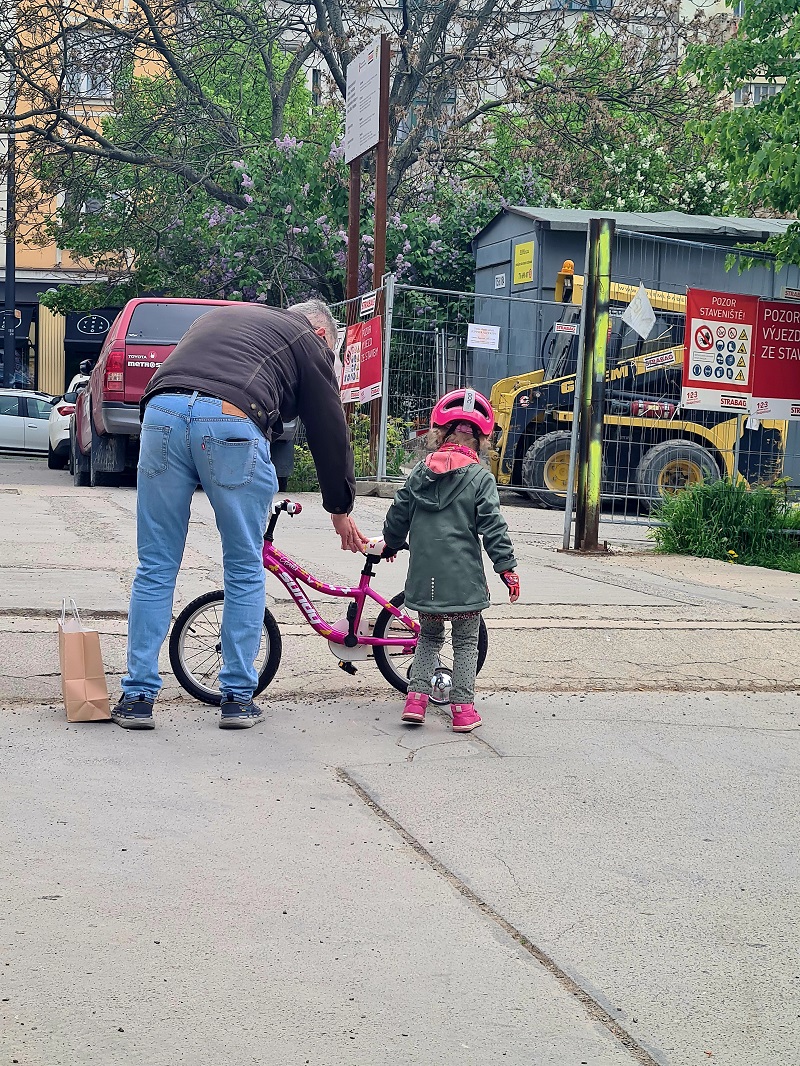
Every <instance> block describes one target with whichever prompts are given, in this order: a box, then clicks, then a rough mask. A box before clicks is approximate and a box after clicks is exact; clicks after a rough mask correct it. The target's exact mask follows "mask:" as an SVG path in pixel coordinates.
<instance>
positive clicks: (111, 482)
mask: <svg viewBox="0 0 800 1066" xmlns="http://www.w3.org/2000/svg"><path fill="white" fill-rule="evenodd" d="M102 447H103V442H101V440H100V437H99V435H98V434H97V432H96V431H95V428H94V422H92V450H91V451H90V452H89V484H90V485H91V486H92V488H93V489H96V488H101V487H112V486H113V487H115V488H116V487H117V486H118V485H119V474H116V473H114V472H113V471H111V472H110V471H108V470H98V468H97V466H96V465H95V461H96V458H97V455H98V454H99V452H100V449H101V448H102Z"/></svg>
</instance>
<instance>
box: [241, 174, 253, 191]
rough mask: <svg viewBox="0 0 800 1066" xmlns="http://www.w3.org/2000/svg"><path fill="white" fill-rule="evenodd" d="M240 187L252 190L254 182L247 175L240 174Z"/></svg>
mask: <svg viewBox="0 0 800 1066" xmlns="http://www.w3.org/2000/svg"><path fill="white" fill-rule="evenodd" d="M242 185H244V187H245V189H252V188H253V186H254V185H255V182H254V181H253V179H252V178H251V177H250V175H249V174H242Z"/></svg>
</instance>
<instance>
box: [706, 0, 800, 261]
mask: <svg viewBox="0 0 800 1066" xmlns="http://www.w3.org/2000/svg"><path fill="white" fill-rule="evenodd" d="M798 56H800V9H799V8H798V5H797V0H745V5H744V14H743V16H742V18H741V21H740V22H739V26H738V29H737V31H736V33H735V35H734V36H733V37H731V38H730V40H727V41H725V43H724V44H722V45H721V46H712V45H696V46H694V47H693V48H692V49H691V50H690V52H689V56H688V61H687V66H688V68H689V69H690V70H691V71H693V72H694V73H695V74H696V75H697V77H698V78H699V80H700V83H701V84H702V85H703V86H704V87H706V88H707V89H708V90H710V91H712V92H714V93H725V94H733V93H734V92H735V91H736V90H737V89H742V88H744V87H745V86H747V85H749V84H751V83H753V82H761V83H763V82H767V83H769V84H772V85H775V86H779V91H778V92H777V93H776V95H774V96H771V97H769V98H768V99H765V100H761V101H760V102H759V103H758V104H756V105H755V106H753V105H752V104H748V103H747V101H746V100H745V101H744V103H745V105H746V106H743V107H736V108H732V109H730V110H726V111H724V112H723V113H722V114H719V115H717V116H716V117H715V118H714V119H712V121H711V122H710V123H708V125H707V126H706V127H705V134H706V140H707V143H708V144H709V145H713V146H714V147H715V149H716V151H717V152H718V153H719V156H720V157H721V159H722V160H723V161H724V163H725V164H726V165H727V167H728V168H729V172H730V177H731V182H732V183H733V186H734V195H735V197H736V201H737V203H738V205H739V207H740V208H741V210H742V211H743V212H746V213H748V214H750V213H753V212H755V211H757V210H760V209H765V208H766V209H767V210H769V211H772V212H774V213H775V214H777V215H790V216H793V215H795V214H796V213H797V210H798V207H799V206H800V153H798V144H800V62H799V61H798ZM773 245H774V249H775V250H776V251H777V252H778V254H779V256H780V257H781V259H783V260H784V261H786V262H794V263H800V226H798V225H794V226H792V227H791V228H790V229H789V232H788V233H787V234H786V235H785V236H784V237H781V238H778V239H776V240H775V241H774V242H773Z"/></svg>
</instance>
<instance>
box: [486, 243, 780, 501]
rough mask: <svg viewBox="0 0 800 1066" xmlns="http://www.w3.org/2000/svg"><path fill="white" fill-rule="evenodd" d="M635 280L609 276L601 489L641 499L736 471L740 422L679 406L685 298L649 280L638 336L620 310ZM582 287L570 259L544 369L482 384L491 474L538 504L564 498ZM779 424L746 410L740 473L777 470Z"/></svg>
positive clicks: (753, 476)
mask: <svg viewBox="0 0 800 1066" xmlns="http://www.w3.org/2000/svg"><path fill="white" fill-rule="evenodd" d="M637 289H638V286H633V285H622V284H619V283H617V282H612V285H611V301H610V311H611V328H610V331H609V339H608V355H607V371H606V397H605V416H604V428H603V495H604V497H606V498H624V499H633V500H637V499H638V500H639V501H641V502H642V503H643V504H644V505H645V506H650V505H652V504H654V503H657V502H658V501H659V500H660V499H662V498H663V496H664V495H665V494H667V493H670V492H676V491H678V490H679V489H682V488H685V487H686V486H688V485H692V484H695V483H697V482H699V481H703V480H706V481H710V480H715V479H718V478H720V477H730V478H733V477H734V473H735V471H734V463H735V454H736V434H737V426H738V422H737V419H736V417H735V416H734V417H731V415H730V413H728V412H714V411H696V410H691V411H689V410H683V409H682V408H681V406H680V403H681V373H682V366H683V353H684V347H683V335H684V327H685V321H686V297H685V296H679V295H676V294H675V293H670V292H661V291H658V290H655V289H648V290H647V295H648V298H649V300H650V303H651V305H652V307H653V310H654V312H655V314H656V324H655V326H654V327H653V330H652V331H651V334H650V336H649V338H648V339H647V340H643V339H642V338H641V337H640V336H639V335H638V334H637V333H636V332H635V331H633V330H632V329H629V328H628V327H627V326H626V325H625V324H624V323H623V322H622V319H621V316H622V313H623V312H624V311H625V309H626V308H627V306H628V304H629V303H630V301H631V299H632V298H633V296H634V295H635V293H636V291H637ZM582 296H583V278H582V277H580V276H579V275H575V273H574V265H573V264H572V263H571V262H570V261H567V262H565V263H564V266H563V267H562V269H561V271H560V272H559V274H558V276H557V282H556V301H557V302H558V303H559V304H561V305H562V308H563V309H562V312H561V315H560V318H559V320H558V322H556V323H554V325H553V327H552V328H551V330H550V331H549V333H548V335H547V336H546V337H545V340H544V344H543V359H542V361H543V364H544V368H543V369H541V370H532V371H531V372H530V373H527V374H520V375H517V376H516V377H510V378H503V379H502V380H501V381H498V382H496V384H495V385H494V386H493V387H492V392H491V402H492V406H493V407H494V411H495V420H496V425H497V427H498V428H497V429H496V430H495V435H494V438H493V442H492V449H491V452H490V458H491V463H492V470H493V473H494V475H495V478H496V479H497V482H498V484H499V485H501V486H502V485H505V486H508V487H511V488H518V489H520V490H523V491H524V492H525V494H526V495H529V496H530V497H531V498H532V500H533V502H534V503H537V504H538V505H539V506H541V507H551V508H561V509H563V507H564V500H565V496H566V490H567V480H568V470H569V449H570V436H571V429H572V413H573V401H574V397H575V372H576V368H577V362H578V339H579V329H578V328H579V323H580V314H581V300H582ZM786 431H787V423H786V422H782V421H775V420H771V421H760V422H759V421H757V420H755V419H748V420H747V421H746V422H745V428H744V430H743V432H742V436H741V441H740V446H739V455H738V460H739V462H738V476H739V477H741V478H743V479H744V480H745V481H746V482H747V483H748V484H751V485H753V484H769V483H771V482H773V481H774V480H775V479H776V478H777V477H779V476H780V475H781V472H782V469H783V455H784V449H785V442H786Z"/></svg>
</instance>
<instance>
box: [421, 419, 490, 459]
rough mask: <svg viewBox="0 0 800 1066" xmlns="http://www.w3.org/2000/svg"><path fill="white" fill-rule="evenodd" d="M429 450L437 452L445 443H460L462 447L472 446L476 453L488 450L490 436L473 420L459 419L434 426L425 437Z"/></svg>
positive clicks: (480, 453)
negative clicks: (474, 423)
mask: <svg viewBox="0 0 800 1066" xmlns="http://www.w3.org/2000/svg"><path fill="white" fill-rule="evenodd" d="M425 443H426V444H427V446H428V450H429V451H431V452H435V451H436V450H437V448H441V446H442V445H443V444H458V445H459V446H460V447H462V448H471V449H472V451H473V452H475V453H476V455H482V454H483V453H484V452H485V451H486V447H487V444H488V443H489V438H488V437H487V436H486V435H485V434H483V433H481V432H480V431H479V430H478V428H477V426H473V425H472V423H471V422H464V421H462V420H458V421H456V422H449V423H448V424H447V425H446V426H432V427H431V428H430V429H429V430H428V433H427V436H426V437H425Z"/></svg>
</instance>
